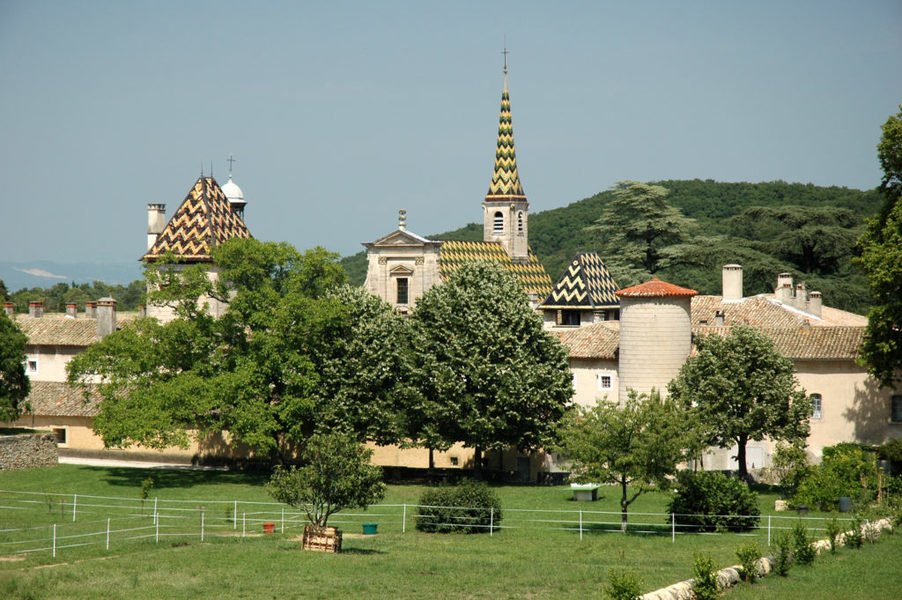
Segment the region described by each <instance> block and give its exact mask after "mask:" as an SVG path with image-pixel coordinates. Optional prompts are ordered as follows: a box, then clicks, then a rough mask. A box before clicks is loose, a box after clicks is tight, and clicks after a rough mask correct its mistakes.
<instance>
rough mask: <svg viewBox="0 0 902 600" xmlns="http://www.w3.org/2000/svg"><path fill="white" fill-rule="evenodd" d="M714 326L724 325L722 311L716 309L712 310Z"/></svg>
mask: <svg viewBox="0 0 902 600" xmlns="http://www.w3.org/2000/svg"><path fill="white" fill-rule="evenodd" d="M714 326H715V327H723V326H724V311H722V310H718V311H715V312H714Z"/></svg>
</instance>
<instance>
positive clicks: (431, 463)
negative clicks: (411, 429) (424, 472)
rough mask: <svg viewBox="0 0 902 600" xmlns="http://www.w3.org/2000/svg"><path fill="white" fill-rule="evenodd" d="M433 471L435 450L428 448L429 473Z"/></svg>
mask: <svg viewBox="0 0 902 600" xmlns="http://www.w3.org/2000/svg"><path fill="white" fill-rule="evenodd" d="M434 469H435V450H433V449H432V448H429V471H430V472H431V471H433V470H434Z"/></svg>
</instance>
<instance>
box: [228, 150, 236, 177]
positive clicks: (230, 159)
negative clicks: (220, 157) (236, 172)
mask: <svg viewBox="0 0 902 600" xmlns="http://www.w3.org/2000/svg"><path fill="white" fill-rule="evenodd" d="M226 162H227V163H229V177H231V176H232V163H235V162H238V161H237V160H235V159H234V158H232V155H231V154H229V158H228V159H226Z"/></svg>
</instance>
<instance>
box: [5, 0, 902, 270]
mask: <svg viewBox="0 0 902 600" xmlns="http://www.w3.org/2000/svg"><path fill="white" fill-rule="evenodd" d="M505 36H506V44H507V47H508V49H509V50H510V55H509V58H508V63H509V67H510V90H511V102H512V110H513V123H514V134H515V139H516V144H517V155H518V156H517V157H518V162H519V167H520V176H521V179H522V181H523V185H524V188H525V190H526V194H527V197H528V198H529V200H530V203H531V210H532V211H533V212H538V211H543V210H547V209H550V208H555V207H559V206H564V205H566V204H569V203H571V202H574V201H577V200H580V199H582V198H585V197H587V196H590V195H592V194H594V193H596V192H598V191H601V190H604V189H606V188H608V187H609V186H611V185H612V184H613V183H614V182H616V181H618V180H624V179H638V180H657V179H668V178H674V179H691V178H702V179H704V178H711V179H716V180H720V181H752V182H756V181H772V180H777V179H782V180H786V181H792V182H803V183H807V182H812V183H815V184H818V185H839V186H848V187H854V188H860V189H864V188H870V187H874V186H875V185H876V184H877V183H878V182H879V178H880V171H879V168H878V164H877V160H876V153H875V145H876V143H877V141H878V139H879V135H880V125H881V124H882V123H883V122H884V121H885V120H886V118H887V117H888V116H889V115H890V114H892V113H894V112H896V111H897V110H898V105H899V104H900V103H902V2H900V1H899V0H886V1H877V0H874V1H863V2H847V1H843V2H834V1H816V2H802V1H798V2H796V1H792V2H786V1H779V2H772V1H764V0H759V1H755V2H748V1H742V2H738V1H736V2H733V1H713V0H712V1H710V2H622V1H617V2H600V1H594V2H591V1H590V2H553V3H552V2H491V3H488V2H447V1H444V2H426V1H416V2H415V1H410V2H362V1H361V2H341V1H332V2H319V3H313V2H260V3H250V2H234V3H232V2H200V1H192V2H156V1H155V2H124V1H118V0H117V1H109V2H96V1H89V0H86V1H79V2H72V1H65V2H54V1H40V2H26V1H10V0H0V182H2V199H0V260H2V261H26V260H33V259H34V260H37V259H50V260H56V261H59V262H73V261H117V262H123V261H134V260H137V258H138V257H139V256H140V255H141V254H142V253H143V251H144V249H145V244H146V242H145V240H146V238H145V234H146V222H147V216H146V215H147V213H146V205H147V203H148V202H165V203H166V205H167V216H171V214H172V212H173V211H174V210H175V208H176V207H177V206H178V204H179V203H180V202H181V200H182V199H183V198H184V197H185V194H186V193H187V192H188V190H189V188H190V187H191V185H192V184H193V182H194V180H195V179H196V178H197V176H198V175H199V173H200V169H201V164H202V163H203V164H204V165H205V166H204V171H205V172H207V173H208V172H209V169H210V163H211V161H212V162H213V169H214V175H215V176H216V178H217V179H218V180H219V182H220V183H221V184H224V183H225V181H226V180H227V177H226V175H227V170H228V166H227V163H226V158H227V157H228V155H229V154H230V153H231V154H234V155H235V157H236V158H237V160H238V162H237V163H236V164H235V167H234V177H235V181H236V183H238V184H239V185H240V186H241V187H242V188H243V190H244V193H245V199H246V200H247V201H248V205H247V213H246V217H247V218H246V221H247V223H248V225H249V227H250V229H251V231H252V233H253V234H254V235H255V237H258V238H261V239H265V240H280V241H281V240H284V241H288V242H290V243H292V244H294V245H295V246H297V247H298V248H300V249H305V248H309V247H312V246H315V245H322V246H325V247H326V248H328V249H330V250H334V251H337V252H340V253H342V254H350V253H354V252H357V251H359V250H360V249H361V246H360V242H363V241H371V240H374V239H376V238H378V237H380V236H381V235H383V234H385V233H388V232H389V231H391V230H392V229H394V228H395V226H396V224H397V210H398V209H399V208H406V209H407V210H408V224H409V228H410V229H411V230H412V231H415V232H417V233H420V234H423V235H428V234H432V233H437V232H440V231H446V230H449V229H453V228H456V227H459V226H462V225H464V224H466V223H468V222H474V221H478V220H481V209H480V203H481V202H482V198H483V196H484V195H485V192H486V190H487V189H488V185H489V182H490V179H491V172H492V164H493V159H494V144H495V134H496V129H497V122H498V109H499V104H500V96H501V86H502V73H501V66H502V57H501V50H502V48H503V46H504V44H505ZM50 283H53V282H52V281H51V282H50Z"/></svg>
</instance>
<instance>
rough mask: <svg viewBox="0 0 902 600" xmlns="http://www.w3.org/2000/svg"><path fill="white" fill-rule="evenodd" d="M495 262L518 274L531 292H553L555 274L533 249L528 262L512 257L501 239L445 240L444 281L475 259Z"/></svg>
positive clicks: (442, 252)
mask: <svg viewBox="0 0 902 600" xmlns="http://www.w3.org/2000/svg"><path fill="white" fill-rule="evenodd" d="M483 261H488V262H494V263H498V264H499V265H500V266H501V267H502V268H504V269H506V270H508V271H510V272H511V273H513V274H514V275H516V276H517V279H519V280H520V284H521V285H522V286H523V289H524V291H525V292H526V293H527V294H536V295H537V296H538V297H540V298H544V297H545V296H547V295H548V293H549V292H550V291H551V277H549V276H548V273H546V272H545V267H543V266H542V263H540V262H539V259H537V258H536V256H535V254H533V253H532V250H530V251H529V259H528V260H527V262H525V263H517V262H513V261H512V260H511V257H510V255H509V254H508V253H507V250H505V249H504V246H503V245H501V243H500V242H461V241H455V240H450V241H446V242H442V245H441V248H440V250H439V261H438V270H439V275H440V276H441V278H442V280H443V281H446V280H447V279H448V277H450V276H451V274H452V273H454V271H456V270H457V269H459V268H461V267H464V266H466V265H468V264H471V263H474V262H483Z"/></svg>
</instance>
